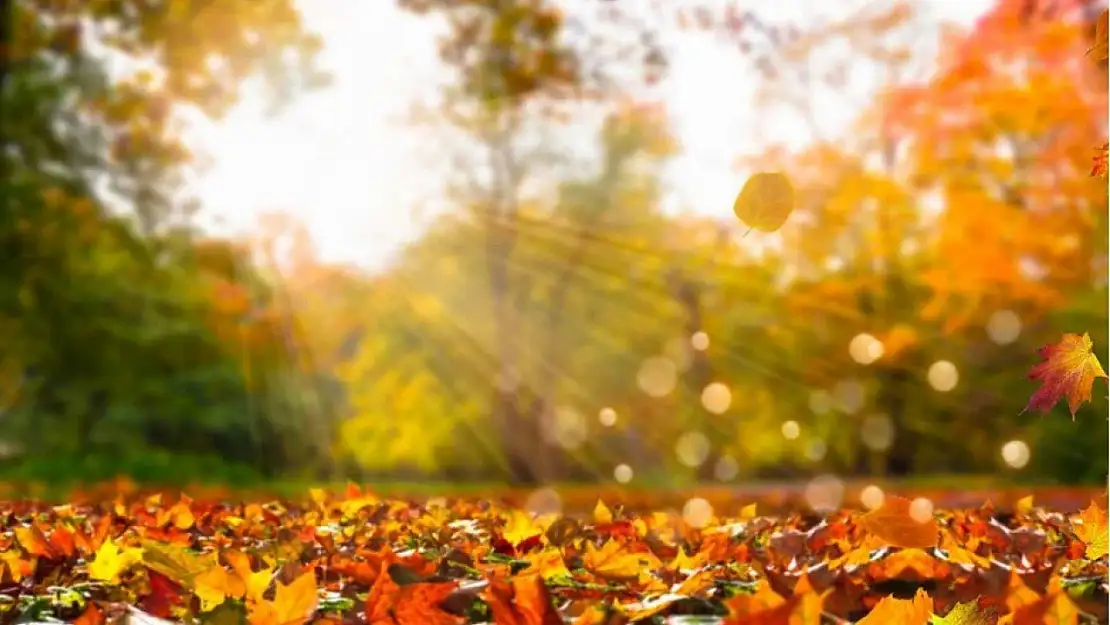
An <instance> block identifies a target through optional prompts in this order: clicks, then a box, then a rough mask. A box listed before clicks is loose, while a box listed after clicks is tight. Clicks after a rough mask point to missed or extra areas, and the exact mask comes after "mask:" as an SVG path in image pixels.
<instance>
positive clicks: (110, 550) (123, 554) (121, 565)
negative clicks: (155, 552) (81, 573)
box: [89, 538, 143, 584]
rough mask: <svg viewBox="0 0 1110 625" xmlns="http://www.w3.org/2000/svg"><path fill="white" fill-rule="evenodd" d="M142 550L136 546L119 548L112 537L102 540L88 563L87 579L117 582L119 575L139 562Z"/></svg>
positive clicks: (110, 582)
mask: <svg viewBox="0 0 1110 625" xmlns="http://www.w3.org/2000/svg"><path fill="white" fill-rule="evenodd" d="M142 558H143V550H142V549H140V548H137V547H125V548H123V549H120V548H119V545H117V544H116V543H114V542H112V539H110V538H109V539H108V540H105V541H104V544H102V545H100V549H98V550H97V552H96V556H95V558H94V559H93V561H92V562H90V563H89V579H91V580H94V581H98V582H107V583H109V584H118V583H119V576H120V574H122V573H123V572H124V571H126V570H127V569H128V568H129V567H130V566H131V565H133V564H135V563H136V562H141V561H142Z"/></svg>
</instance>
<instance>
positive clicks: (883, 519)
mask: <svg viewBox="0 0 1110 625" xmlns="http://www.w3.org/2000/svg"><path fill="white" fill-rule="evenodd" d="M910 507H911V502H910V500H909V499H906V498H905V497H897V496H889V497H887V498H886V499H884V500H883V505H882V506H881V507H879V508H877V509H875V510H872V511H871V512H868V513H867V514H864V515H863V516H861V517H860V519H859V523H860V525H862V526H863V527H864V528H865V529H867V531H868V532H870V533H871V534H872V535H874V536H876V537H878V538H880V539H882V540H883V541H885V542H886V543H887V544H889V545H891V546H894V547H906V548H910V549H928V548H929V547H935V546H936V544H937V540H938V539H939V532H940V528H939V526H938V525H937V522H936V520H935V519H933V518H929V519H927V520H926V521H925V522H924V523H922V522H920V521H918V520H916V519H914V518H913V517H912V516H910Z"/></svg>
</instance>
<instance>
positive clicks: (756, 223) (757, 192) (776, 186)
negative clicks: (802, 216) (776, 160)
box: [732, 172, 794, 232]
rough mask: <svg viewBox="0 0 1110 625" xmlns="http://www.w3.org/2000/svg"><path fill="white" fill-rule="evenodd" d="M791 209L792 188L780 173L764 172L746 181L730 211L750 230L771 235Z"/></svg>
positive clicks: (792, 208) (782, 222) (792, 204)
mask: <svg viewBox="0 0 1110 625" xmlns="http://www.w3.org/2000/svg"><path fill="white" fill-rule="evenodd" d="M793 210H794V185H792V184H790V179H789V178H787V177H786V174H784V173H781V172H763V173H758V174H755V175H754V176H752V177H751V178H748V181H747V182H745V183H744V187H743V188H742V189H740V194H739V195H737V196H736V201H735V202H734V203H733V205H732V211H733V212H734V213H736V216H737V217H738V218H739V219H740V221H742V222H744V223H745V224H747V226H748V227H749V228H754V229H755V230H760V231H763V232H774V231H775V230H778V229H779V228H781V227H782V225H783V224H784V223H786V219H787V218H788V217H790V213H791V211H793Z"/></svg>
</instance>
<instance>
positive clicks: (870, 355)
mask: <svg viewBox="0 0 1110 625" xmlns="http://www.w3.org/2000/svg"><path fill="white" fill-rule="evenodd" d="M848 355H849V356H851V357H852V360H854V361H856V362H858V363H859V364H861V365H869V364H871V363H873V362H875V361H876V360H878V359H879V358H881V357H882V355H883V342H882V341H880V340H879V339H877V338H875V337H874V336H871V335H870V334H866V333H862V334H857V335H856V336H855V337H854V338H853V339H852V340H851V342H850V343H848Z"/></svg>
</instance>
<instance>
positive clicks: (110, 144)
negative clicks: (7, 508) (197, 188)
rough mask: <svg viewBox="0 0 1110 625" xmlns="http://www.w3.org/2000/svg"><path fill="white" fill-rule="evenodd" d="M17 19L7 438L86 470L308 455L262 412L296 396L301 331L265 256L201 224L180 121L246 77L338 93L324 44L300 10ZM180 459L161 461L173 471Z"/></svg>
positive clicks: (6, 231) (8, 103)
mask: <svg viewBox="0 0 1110 625" xmlns="http://www.w3.org/2000/svg"><path fill="white" fill-rule="evenodd" d="M3 13H4V14H3V19H4V22H3V52H4V55H3V57H2V59H0V63H2V65H0V83H2V87H0V89H2V90H0V96H2V103H0V111H3V113H2V115H3V129H2V130H3V134H2V141H3V156H2V158H3V176H2V179H0V196H2V197H3V198H4V208H3V219H2V220H0V250H2V251H0V256H2V258H3V261H2V266H3V273H2V275H0V327H2V328H3V330H2V332H3V339H2V340H3V345H4V350H3V376H4V377H3V380H2V381H0V388H2V389H3V398H4V401H5V404H4V412H3V415H4V416H3V418H4V420H5V428H4V431H5V435H4V438H5V449H6V450H7V451H8V452H9V453H16V454H18V455H19V457H20V462H21V463H24V464H26V465H28V466H30V465H34V463H35V462H36V460H35V458H39V457H41V458H46V459H54V460H56V459H57V458H59V457H69V458H71V462H70V464H69V465H67V466H66V467H65V468H62V469H61V470H63V471H65V470H68V471H70V472H71V473H72V472H74V471H76V472H77V473H78V474H82V475H84V476H85V477H88V478H95V477H97V476H99V477H110V476H111V475H114V473H115V472H117V471H120V470H121V467H126V465H127V463H128V462H129V460H128V458H133V457H136V456H142V455H146V456H150V454H151V450H154V451H157V450H163V451H164V452H166V453H171V452H172V453H176V454H192V455H195V456H197V457H206V456H208V457H212V458H223V459H225V460H227V461H228V462H229V464H230V465H234V464H236V463H239V464H242V465H244V466H249V467H252V468H251V469H250V471H249V472H259V471H260V472H262V473H272V472H275V471H277V470H278V469H281V468H285V467H286V466H288V464H289V462H288V461H289V460H291V459H296V460H298V461H305V460H309V459H310V458H311V454H313V453H316V452H317V451H318V450H315V449H312V448H311V445H309V446H305V445H301V444H298V445H294V444H293V443H292V441H294V440H304V437H303V436H302V434H301V432H300V430H301V429H302V427H303V426H304V423H303V422H301V423H299V424H294V423H293V422H292V421H290V419H291V418H289V419H287V421H290V423H283V422H282V421H281V420H279V419H261V418H260V417H259V412H258V409H257V407H256V406H255V404H257V403H258V402H259V401H260V399H261V398H266V397H271V396H272V397H281V396H283V395H284V394H285V393H286V388H285V383H284V382H279V381H278V377H277V376H279V375H280V374H282V373H283V372H287V371H290V370H292V367H293V365H294V364H295V363H292V362H291V361H290V358H289V354H290V353H291V352H290V350H288V349H287V347H288V346H287V343H288V342H289V341H288V339H289V338H290V337H289V334H290V333H289V331H288V329H287V325H288V324H286V323H285V321H284V319H283V318H282V317H281V314H280V312H279V309H278V308H277V307H275V305H274V303H275V297H274V294H273V290H272V289H271V288H270V287H269V286H268V284H267V282H266V280H264V278H263V276H262V275H261V274H260V273H259V272H258V271H257V270H256V268H255V266H254V264H253V262H252V260H251V258H250V257H249V255H248V254H247V250H244V249H239V246H237V245H236V244H234V243H232V242H228V241H220V240H210V239H206V238H204V237H203V236H201V235H200V233H199V232H197V231H196V230H195V229H194V227H193V226H192V224H191V220H190V215H191V212H192V209H193V208H194V207H193V205H192V203H191V202H190V201H189V198H187V197H184V194H183V193H182V187H181V176H182V173H183V171H185V169H186V168H188V167H190V166H191V165H192V162H191V158H192V157H191V154H190V153H189V150H188V148H187V146H186V144H185V143H184V141H183V138H182V128H183V115H185V114H188V113H189V112H192V113H194V114H195V113H198V112H199V113H202V114H207V115H219V114H222V113H223V112H224V111H226V110H227V109H228V107H229V106H230V105H231V104H233V103H234V102H235V101H236V98H237V97H238V94H239V92H240V90H241V89H242V88H243V84H244V81H245V80H247V79H252V78H255V77H257V78H258V79H260V80H261V83H260V84H263V85H265V86H266V87H268V88H269V89H270V91H271V92H272V94H273V95H274V96H275V97H274V102H275V103H280V102H281V101H282V99H287V98H288V97H289V96H290V95H291V94H293V93H295V91H296V90H298V89H300V88H301V87H304V86H311V85H316V84H321V81H322V75H321V74H319V73H318V71H317V70H316V68H315V66H314V56H315V52H316V50H317V49H318V48H319V41H318V40H317V39H316V38H315V37H314V36H312V35H310V34H308V33H306V32H305V31H304V30H303V28H302V27H301V25H300V21H299V17H298V15H297V13H296V11H295V10H294V8H293V6H292V4H291V2H267V3H256V2H250V1H246V2H221V3H218V4H213V3H206V2H190V1H189V0H174V1H172V2H165V3H155V4H151V3H147V2H132V1H129V0H124V1H119V0H113V1H104V2H100V1H97V2H76V1H70V2H66V1H49V2H40V1H18V2H14V3H11V5H10V6H6V7H5V11H4V12H3ZM267 391H270V392H269V393H267ZM279 391H280V394H279ZM271 403H272V402H271ZM286 403H287V404H288V405H287V406H285V407H283V408H276V410H278V411H280V410H285V412H287V413H288V412H290V411H294V410H296V411H299V410H300V408H299V407H298V406H297V405H296V404H295V403H290V402H289V401H286ZM324 451H325V452H326V451H327V449H326V445H325V449H324ZM44 462H47V463H48V464H49V462H50V460H44ZM208 464H209V465H212V464H213V463H211V462H209V463H208ZM162 465H164V466H161V467H160V468H159V467H153V468H152V467H147V468H146V469H143V471H146V470H149V471H155V470H157V471H161V476H162V477H165V476H170V475H173V472H174V469H173V468H172V467H170V466H166V463H165V462H163V463H162ZM216 465H217V466H218V465H219V463H216ZM209 468H210V467H209ZM178 469H180V467H178ZM140 472H142V471H140ZM178 474H179V475H180V472H179V473H178ZM152 477H156V478H157V477H158V476H152Z"/></svg>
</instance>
